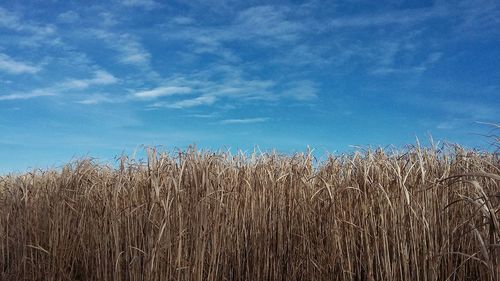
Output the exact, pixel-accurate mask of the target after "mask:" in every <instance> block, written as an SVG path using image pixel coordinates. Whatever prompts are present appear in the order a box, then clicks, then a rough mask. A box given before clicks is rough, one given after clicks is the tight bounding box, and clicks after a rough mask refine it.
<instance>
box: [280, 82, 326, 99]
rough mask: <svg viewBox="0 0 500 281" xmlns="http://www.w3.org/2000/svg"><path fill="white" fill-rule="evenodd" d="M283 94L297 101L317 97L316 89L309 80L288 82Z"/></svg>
mask: <svg viewBox="0 0 500 281" xmlns="http://www.w3.org/2000/svg"><path fill="white" fill-rule="evenodd" d="M284 95H285V96H286V97H290V98H293V99H295V100H298V101H311V100H314V99H317V98H318V89H317V87H316V85H315V84H314V82H312V81H310V80H301V81H294V82H291V83H289V87H288V89H287V90H285V92H284Z"/></svg>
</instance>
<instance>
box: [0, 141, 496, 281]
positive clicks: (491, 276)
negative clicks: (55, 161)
mask: <svg viewBox="0 0 500 281" xmlns="http://www.w3.org/2000/svg"><path fill="white" fill-rule="evenodd" d="M117 166H118V167H116V168H112V167H108V166H105V165H102V164H96V163H95V162H93V161H91V160H80V161H77V162H75V163H71V164H68V165H67V166H65V167H64V168H62V169H60V170H50V171H37V172H33V173H27V174H24V175H17V176H13V175H8V176H3V177H0V280H103V281H105V280H109V281H111V280H498V278H500V257H499V256H500V255H499V252H500V249H499V247H500V246H499V245H500V241H499V239H500V227H499V219H500V218H499V217H500V215H499V207H500V192H499V191H500V188H499V181H500V176H499V174H500V161H499V158H498V154H496V153H492V152H479V151H472V150H465V149H462V148H460V147H458V146H452V145H449V146H444V147H440V148H420V147H419V146H412V147H408V148H407V149H405V150H404V151H384V150H380V149H378V150H362V151H361V152H356V153H352V154H348V155H336V156H329V157H328V160H326V161H322V162H318V161H316V160H315V159H314V158H313V157H312V156H311V155H310V154H309V153H303V154H296V155H279V154H274V153H269V154H266V153H261V154H250V155H244V154H238V155H230V154H229V153H224V152H217V153H212V152H205V151H199V150H195V149H189V150H187V151H181V152H178V153H176V154H173V153H170V154H165V153H160V152H157V151H155V150H150V151H149V152H148V159H147V161H146V162H145V163H142V164H141V163H137V162H134V161H131V160H127V159H125V158H122V159H121V160H120V161H119V162H118V165H117Z"/></svg>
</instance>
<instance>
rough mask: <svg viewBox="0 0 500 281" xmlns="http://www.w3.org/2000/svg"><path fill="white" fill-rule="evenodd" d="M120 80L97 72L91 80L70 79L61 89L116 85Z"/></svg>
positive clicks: (106, 73)
mask: <svg viewBox="0 0 500 281" xmlns="http://www.w3.org/2000/svg"><path fill="white" fill-rule="evenodd" d="M118 81H119V80H118V78H116V77H115V76H113V75H112V74H110V73H108V72H106V71H103V70H97V71H95V72H94V77H93V78H90V79H70V80H67V81H65V82H64V83H62V85H61V86H60V88H63V89H86V88H88V87H90V86H94V85H110V84H115V83H117V82H118Z"/></svg>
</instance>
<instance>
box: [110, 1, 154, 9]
mask: <svg viewBox="0 0 500 281" xmlns="http://www.w3.org/2000/svg"><path fill="white" fill-rule="evenodd" d="M120 3H121V4H122V5H124V6H128V7H139V8H143V9H146V10H150V9H154V8H158V7H160V4H159V3H157V2H155V1H153V0H123V1H120Z"/></svg>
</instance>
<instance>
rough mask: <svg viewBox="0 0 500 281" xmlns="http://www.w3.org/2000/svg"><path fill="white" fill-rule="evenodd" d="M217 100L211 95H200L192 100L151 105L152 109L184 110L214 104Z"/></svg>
mask: <svg viewBox="0 0 500 281" xmlns="http://www.w3.org/2000/svg"><path fill="white" fill-rule="evenodd" d="M216 100H217V98H216V97H215V96H211V95H202V96H199V97H196V98H192V99H185V100H180V101H175V102H158V103H155V104H153V105H152V106H153V107H166V108H176V109H184V108H190V107H196V106H202V105H212V104H214V103H215V101H216Z"/></svg>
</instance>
